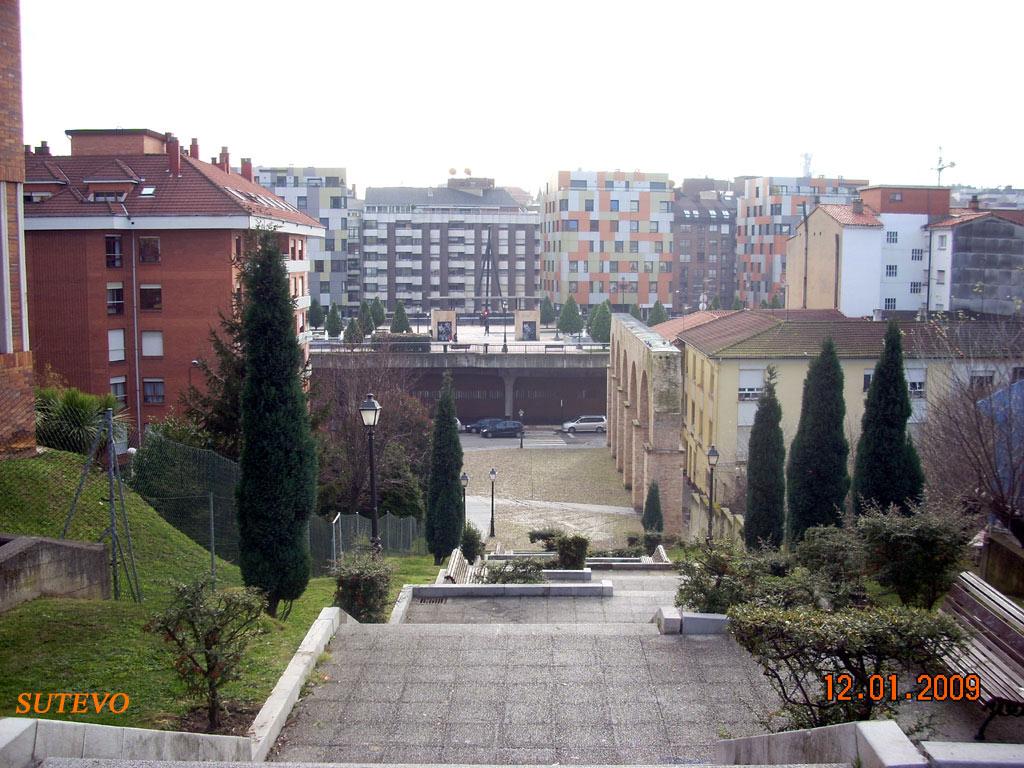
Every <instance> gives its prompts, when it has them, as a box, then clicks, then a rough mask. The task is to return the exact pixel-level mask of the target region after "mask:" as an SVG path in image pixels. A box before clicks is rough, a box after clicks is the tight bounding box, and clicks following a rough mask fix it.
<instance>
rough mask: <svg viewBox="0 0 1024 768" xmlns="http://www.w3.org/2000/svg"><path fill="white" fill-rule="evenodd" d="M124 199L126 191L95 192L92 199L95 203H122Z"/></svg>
mask: <svg viewBox="0 0 1024 768" xmlns="http://www.w3.org/2000/svg"><path fill="white" fill-rule="evenodd" d="M123 200H124V193H122V192H93V193H92V201H93V202H94V203H120V202H122V201H123Z"/></svg>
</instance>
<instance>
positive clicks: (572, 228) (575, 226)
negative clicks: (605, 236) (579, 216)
mask: <svg viewBox="0 0 1024 768" xmlns="http://www.w3.org/2000/svg"><path fill="white" fill-rule="evenodd" d="M579 228H580V223H579V221H577V220H576V219H569V220H568V221H567V222H565V231H566V232H578V231H579Z"/></svg>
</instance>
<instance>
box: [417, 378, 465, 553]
mask: <svg viewBox="0 0 1024 768" xmlns="http://www.w3.org/2000/svg"><path fill="white" fill-rule="evenodd" d="M430 450H431V454H430V479H429V482H428V484H427V525H426V538H427V548H428V549H429V550H430V552H431V553H432V554H433V555H434V564H435V565H440V564H441V560H443V559H444V557H445V555H447V554H449V553H451V551H452V550H453V549H455V548H456V547H457V546H459V543H460V542H461V541H462V527H463V525H464V524H465V522H466V518H465V510H463V509H462V484H461V483H460V482H459V473H460V472H461V471H462V444H461V443H460V442H459V431H458V427H457V426H456V425H455V397H454V395H453V393H452V377H451V374H450V373H448V372H447V371H446V372H445V374H444V381H443V383H442V385H441V396H440V397H439V398H438V401H437V412H436V413H435V414H434V439H433V442H432V444H431V447H430Z"/></svg>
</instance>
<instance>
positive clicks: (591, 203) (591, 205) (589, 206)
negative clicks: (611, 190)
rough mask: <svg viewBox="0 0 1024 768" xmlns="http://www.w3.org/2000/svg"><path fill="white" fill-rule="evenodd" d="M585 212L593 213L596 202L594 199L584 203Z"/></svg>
mask: <svg viewBox="0 0 1024 768" xmlns="http://www.w3.org/2000/svg"><path fill="white" fill-rule="evenodd" d="M583 210H584V211H592V210H594V201H593V199H590V200H584V201H583Z"/></svg>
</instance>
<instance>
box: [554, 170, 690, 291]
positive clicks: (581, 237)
mask: <svg viewBox="0 0 1024 768" xmlns="http://www.w3.org/2000/svg"><path fill="white" fill-rule="evenodd" d="M672 187H673V184H672V182H671V181H669V178H668V174H665V173H640V172H639V171H636V172H632V173H624V172H622V171H615V172H606V171H559V173H558V175H557V176H556V177H555V179H554V180H553V181H551V182H549V183H548V184H547V185H546V186H545V189H544V191H543V193H542V195H541V211H542V216H543V223H542V230H543V238H544V240H543V248H544V252H543V259H542V265H541V288H542V289H543V291H544V292H545V293H547V294H548V295H549V296H551V298H552V299H553V300H554V301H555V302H556V303H557V304H563V303H564V302H565V301H566V300H567V299H568V298H569V296H572V297H573V298H574V299H575V300H576V302H577V303H578V304H579V305H580V306H581V307H584V308H585V307H587V306H596V305H597V304H601V303H602V302H604V301H605V300H606V299H607V300H609V301H610V302H611V303H612V306H613V307H614V308H615V309H616V310H619V311H625V310H627V309H628V307H629V306H631V305H634V304H635V305H638V306H639V307H641V308H650V307H652V306H653V305H654V302H656V301H661V303H662V304H663V305H664V306H665V307H666V308H667V309H672V308H674V307H675V306H676V304H677V296H676V288H677V285H678V276H677V273H676V268H677V262H676V258H675V253H674V246H673V242H672V221H673V198H674V194H673V190H672Z"/></svg>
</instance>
